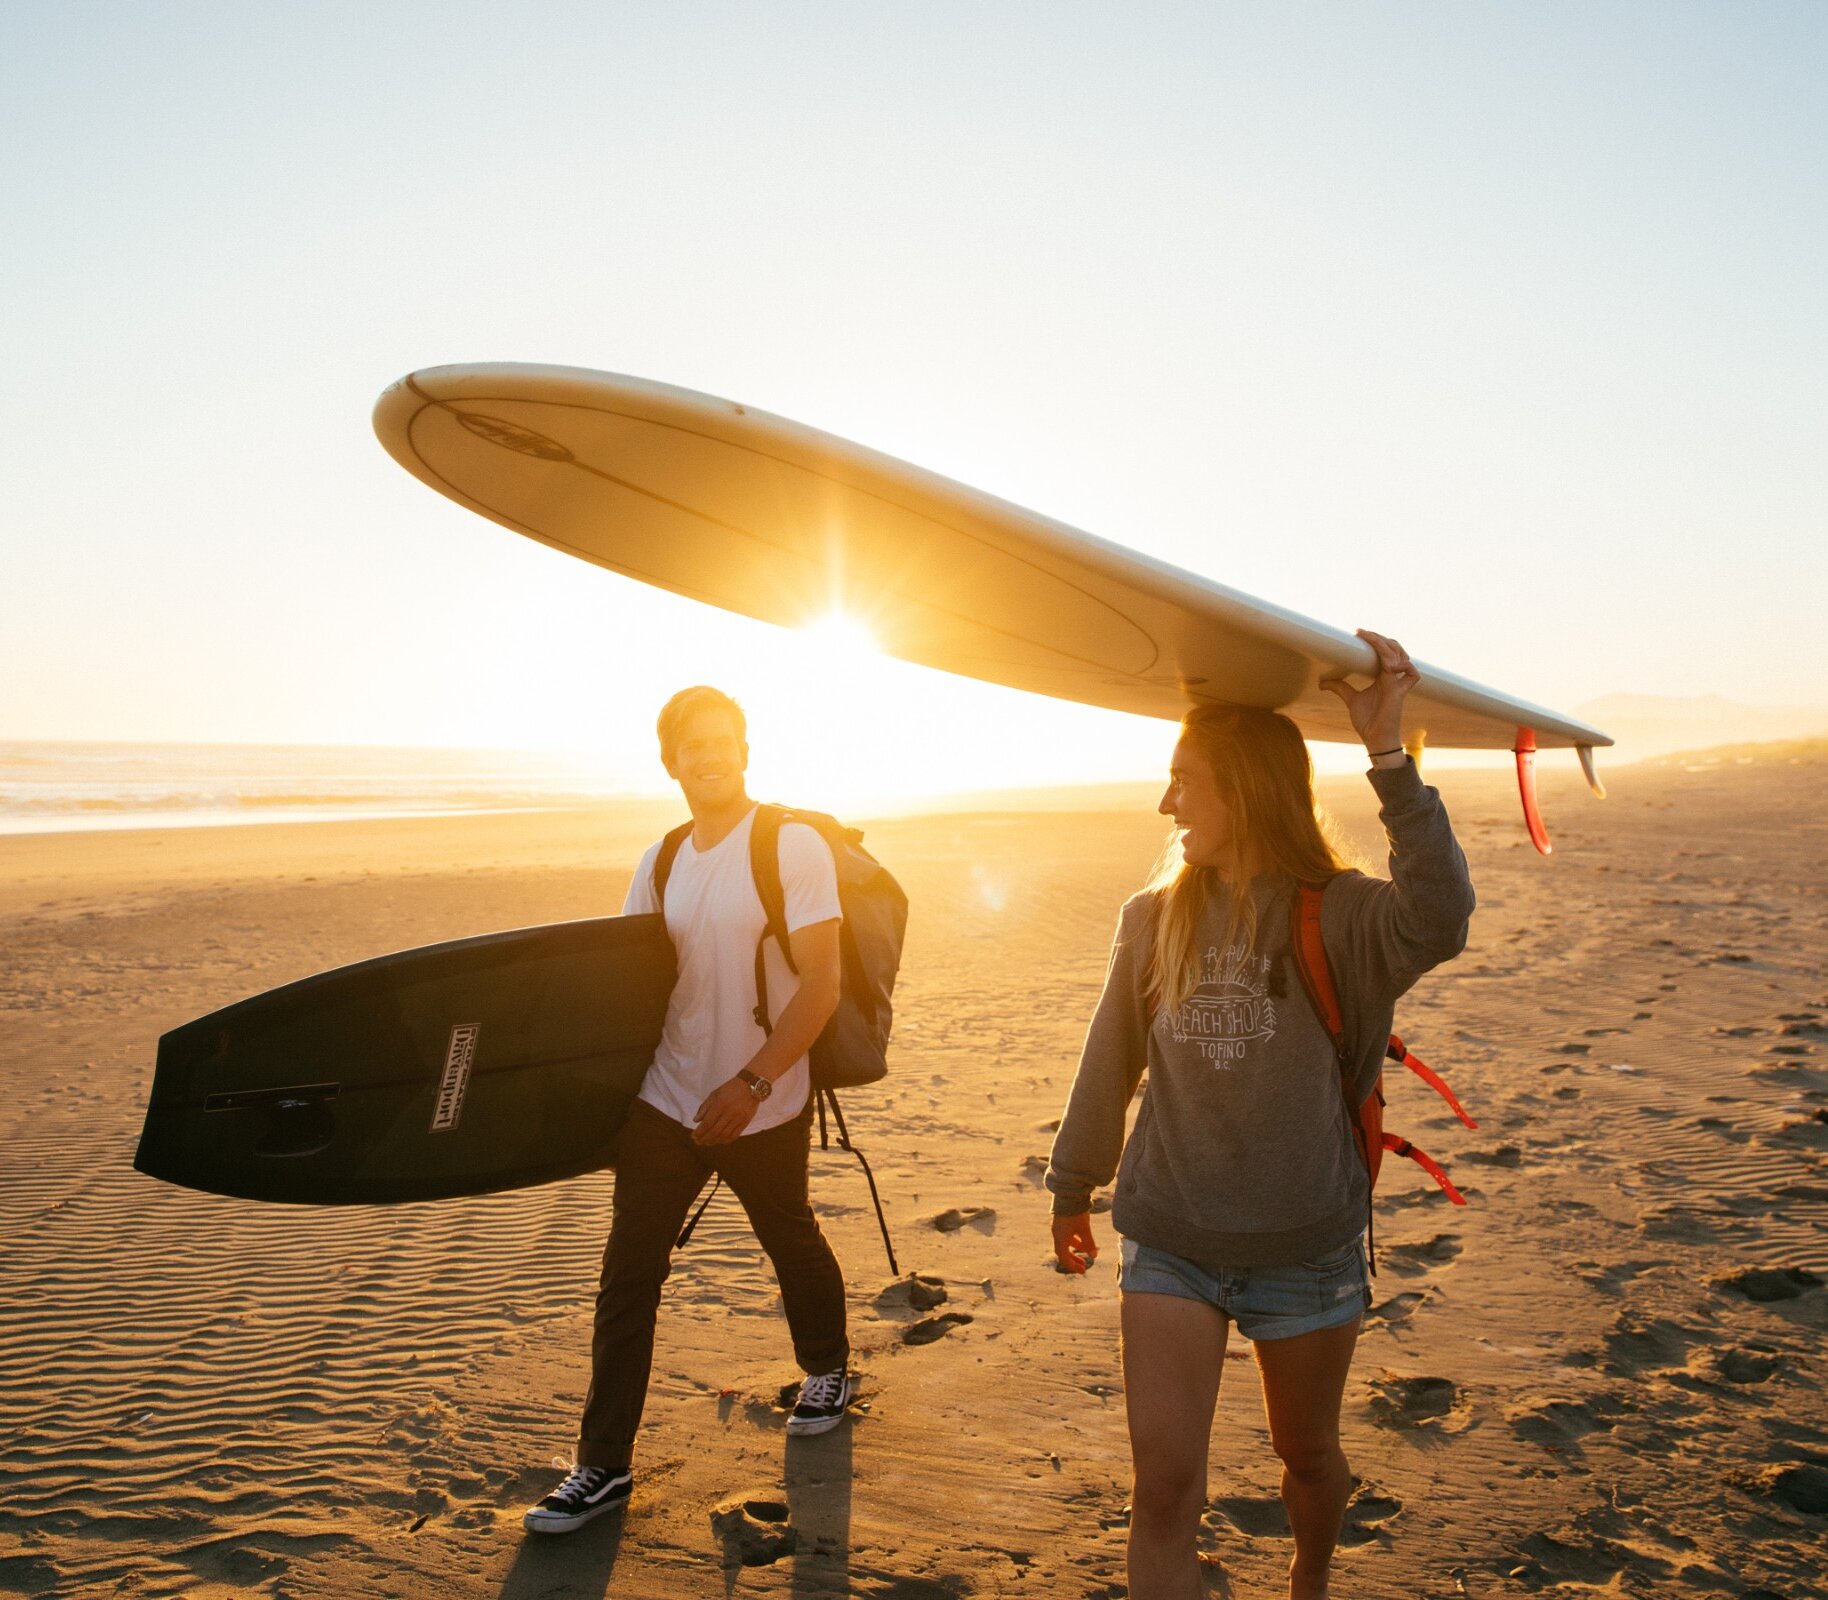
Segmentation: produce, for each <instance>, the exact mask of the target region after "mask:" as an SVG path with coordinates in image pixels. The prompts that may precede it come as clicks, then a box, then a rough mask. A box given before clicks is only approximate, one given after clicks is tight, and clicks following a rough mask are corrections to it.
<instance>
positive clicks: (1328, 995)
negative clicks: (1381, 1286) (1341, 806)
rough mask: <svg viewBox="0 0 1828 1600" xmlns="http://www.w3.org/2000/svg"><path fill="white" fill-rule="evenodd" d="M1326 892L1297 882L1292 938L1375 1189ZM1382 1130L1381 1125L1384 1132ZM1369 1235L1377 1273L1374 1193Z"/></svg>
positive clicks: (1367, 1210)
mask: <svg viewBox="0 0 1828 1600" xmlns="http://www.w3.org/2000/svg"><path fill="white" fill-rule="evenodd" d="M1325 894H1326V885H1325V884H1321V883H1303V884H1298V885H1297V886H1296V890H1295V907H1294V924H1295V925H1294V928H1293V930H1292V931H1293V933H1294V938H1293V940H1292V941H1291V942H1292V943H1293V945H1294V949H1295V970H1296V972H1298V973H1299V974H1300V975H1301V987H1302V988H1303V989H1305V990H1307V996H1308V1000H1309V1001H1310V1002H1311V1003H1312V1005H1313V1007H1314V1015H1315V1016H1317V1017H1319V1018H1320V1025H1321V1027H1323V1028H1325V1029H1326V1031H1327V1037H1328V1038H1329V1039H1331V1040H1332V1041H1333V1058H1334V1060H1335V1062H1336V1063H1337V1064H1338V1067H1339V1097H1340V1099H1342V1100H1343V1101H1345V1103H1346V1123H1347V1125H1348V1126H1349V1127H1350V1128H1351V1129H1352V1142H1353V1144H1354V1145H1356V1146H1357V1148H1358V1156H1359V1159H1360V1160H1361V1161H1363V1162H1364V1164H1365V1172H1366V1173H1367V1175H1368V1176H1369V1177H1370V1180H1371V1182H1370V1184H1369V1185H1367V1189H1368V1190H1369V1189H1370V1188H1375V1186H1376V1182H1377V1165H1376V1162H1375V1160H1374V1159H1373V1156H1374V1152H1373V1151H1372V1148H1371V1139H1372V1133H1371V1130H1370V1129H1369V1128H1368V1127H1367V1126H1366V1125H1365V1118H1364V1115H1363V1108H1362V1107H1360V1106H1359V1105H1358V1104H1357V1103H1356V1102H1355V1101H1354V1100H1353V1098H1352V1078H1353V1066H1354V1062H1353V1060H1352V1046H1351V1044H1350V1042H1349V1041H1348V1040H1347V1038H1346V1018H1345V1012H1344V1011H1343V1010H1341V1008H1340V1004H1339V989H1338V987H1337V986H1336V985H1335V984H1334V982H1333V969H1332V966H1331V965H1330V964H1329V963H1328V961H1327V944H1326V939H1325V938H1324V937H1323V936H1322V931H1321V925H1320V906H1321V901H1322V899H1323V898H1324V896H1325ZM1378 1094H1379V1090H1378V1089H1377V1088H1374V1089H1373V1090H1372V1095H1373V1096H1374V1097H1376V1096H1377V1095H1378ZM1380 1123H1381V1118H1380ZM1381 1132H1382V1129H1381V1126H1380V1128H1379V1133H1380V1134H1381ZM1380 1144H1381V1139H1380ZM1382 1154H1383V1150H1382V1149H1381V1148H1380V1149H1379V1150H1377V1151H1376V1152H1375V1155H1377V1156H1382ZM1365 1235H1366V1243H1367V1246H1368V1254H1369V1256H1370V1259H1371V1271H1372V1272H1373V1273H1374V1274H1375V1273H1376V1271H1377V1209H1376V1205H1375V1203H1374V1202H1373V1200H1372V1197H1371V1195H1370V1194H1369V1193H1367V1195H1366V1199H1365Z"/></svg>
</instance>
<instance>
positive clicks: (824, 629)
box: [800, 610, 882, 657]
mask: <svg viewBox="0 0 1828 1600" xmlns="http://www.w3.org/2000/svg"><path fill="white" fill-rule="evenodd" d="M800 633H801V635H802V637H804V638H805V640H806V642H807V643H808V644H810V645H812V646H813V647H815V648H816V649H817V650H818V651H819V652H820V654H822V655H828V656H851V657H857V656H880V655H881V654H882V646H881V645H879V644H877V643H876V636H875V635H874V634H873V633H871V632H870V630H869V629H868V628H867V627H866V626H865V625H864V624H863V623H861V622H859V621H858V620H857V619H856V618H855V617H853V616H851V615H849V614H848V613H847V612H843V611H838V610H832V611H827V612H826V613H825V614H824V615H823V616H820V617H814V618H813V620H812V621H811V622H809V623H807V624H806V625H805V626H804V627H803V628H801V629H800Z"/></svg>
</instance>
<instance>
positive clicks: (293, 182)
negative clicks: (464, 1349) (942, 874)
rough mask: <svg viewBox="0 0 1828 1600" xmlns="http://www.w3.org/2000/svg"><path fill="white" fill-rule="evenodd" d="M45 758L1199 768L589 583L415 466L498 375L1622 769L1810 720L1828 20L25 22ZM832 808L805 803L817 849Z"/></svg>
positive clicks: (1772, 13) (844, 783)
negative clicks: (471, 391)
mask: <svg viewBox="0 0 1828 1600" xmlns="http://www.w3.org/2000/svg"><path fill="white" fill-rule="evenodd" d="M0 23H3V24H4V29H5V36H6V39H7V46H6V49H5V50H4V52H0V207H3V211H0V215H4V217H5V226H4V228H0V298H3V301H4V304H5V306H6V308H7V310H6V313H5V316H4V318H0V472H3V473H4V481H5V483H6V486H7V493H6V496H5V500H4V503H0V592H3V593H4V594H5V597H6V600H7V608H6V609H7V620H6V626H5V628H4V629H3V630H0V738H14V739H25V738H32V739H59V738H70V739H112V740H164V739H172V740H191V741H194V740H225V741H257V742H262V743H279V742H290V741H300V742H324V743H391V744H406V745H442V746H453V745H475V746H508V747H517V748H522V747H534V748H569V749H577V750H581V751H587V752H589V753H590V754H591V755H592V757H593V758H595V759H603V760H608V761H610V762H612V763H626V764H627V766H628V770H629V771H630V772H631V774H634V775H636V776H637V777H651V778H653V779H656V780H657V779H659V776H660V775H659V773H658V771H657V769H656V768H655V766H654V758H653V753H652V726H653V715H654V712H655V710H656V709H657V708H658V705H659V704H660V702H661V700H663V699H664V698H665V696H666V694H667V693H669V692H670V691H671V690H672V689H674V688H676V687H679V686H680V685H681V684H683V683H688V682H695V681H710V682H714V683H721V684H723V685H724V686H726V687H729V688H731V689H733V690H734V691H735V692H736V693H737V694H738V696H739V698H742V699H744V700H745V703H746V704H748V706H749V708H750V713H751V721H752V730H753V732H754V735H755V737H754V739H753V740H752V742H753V743H754V744H755V746H756V750H757V762H758V768H759V770H760V772H761V774H762V775H763V776H764V777H765V778H766V779H768V780H770V782H771V783H772V785H773V788H774V789H775V791H776V792H779V791H780V790H781V789H783V788H784V787H786V786H787V785H789V784H791V782H792V781H793V780H794V778H795V777H796V776H799V777H801V778H802V779H804V777H805V775H807V774H809V773H810V774H812V775H814V776H815V777H816V779H817V781H818V783H819V784H820V785H821V786H822V788H823V789H824V790H825V791H826V792H828V793H836V794H838V795H840V796H842V795H845V794H850V793H855V794H859V795H861V794H862V793H863V792H864V791H865V790H866V789H868V788H870V786H871V785H876V786H882V785H891V786H898V787H902V788H910V789H918V788H923V787H924V788H928V789H931V788H934V787H940V786H947V785H959V786H966V787H993V786H997V785H1000V784H1004V783H1016V782H1023V783H1055V782H1071V781H1088V780H1100V779H1109V778H1119V777H1129V776H1146V775H1148V774H1150V773H1151V772H1153V771H1155V770H1158V769H1159V767H1160V766H1161V765H1163V764H1164V762H1165V756H1166V747H1167V745H1168V743H1170V742H1171V735H1170V733H1169V730H1168V729H1167V728H1166V726H1165V725H1164V724H1159V723H1152V722H1148V721H1144V720H1141V719H1136V718H1128V717H1122V716H1119V715H1116V714H1114V713H1102V712H1096V711H1092V710H1089V709H1086V708H1082V707H1073V706H1066V705H1061V704H1057V703H1052V702H1045V701H1041V700H1039V699H1036V698H1035V697H1031V696H1022V695H1017V694H1014V693H1013V692H1010V691H1003V690H996V689H992V688H989V687H987V686H983V685H976V684H970V683H965V682H962V681H960V680H954V679H947V678H944V677H942V676H941V675H939V674H935V673H932V672H929V671H926V670H924V669H919V668H914V667H909V666H904V665H901V664H897V663H890V662H886V661H882V660H880V659H870V658H867V657H861V656H857V655H843V654H838V655H834V654H833V653H832V652H831V651H830V650H829V649H827V648H826V647H824V646H821V645H818V644H816V643H813V642H809V641H807V640H805V639H800V638H796V637H794V636H792V635H787V634H784V633H781V632H780V631H778V630H774V629H770V628H767V627H765V626H764V625H762V624H759V623H753V622H749V621H746V620H743V619H739V618H734V617H728V616H725V615H723V614H721V613H715V612H712V611H709V610H707V609H705V608H703V607H700V606H696V605H694V604H692V603H690V602H688V601H685V600H682V599H679V598H676V597H674V596H671V595H667V594H663V593H661V592H659V591H655V590H651V589H647V588H644V587H642V586H640V585H638V584H635V583H633V582H631V581H629V580H626V579H622V578H619V577H616V576H614V575H612V574H608V573H604V572H601V571H597V570H595V569H592V568H589V567H587V566H584V565H583V564H581V563H578V562H576V561H573V560H570V559H569V558H567V557H564V556H562V555H560V554H558V553H556V552H553V551H551V550H548V549H545V548H543V547H540V546H537V545H535V544H533V543H531V542H529V541H526V540H523V539H520V538H517V537H515V536H514V535H513V534H511V533H509V532H507V531H505V530H503V529H501V528H499V527H497V526H495V525H494V524H491V523H488V522H486V521H484V520H482V519H480V518H478V517H476V516H474V515H472V514H470V513H468V512H466V511H464V510H462V509H461V508H459V507H457V506H455V505H453V504H451V503H450V502H448V501H445V500H443V499H442V498H440V497H439V496H437V495H435V494H433V493H431V492H430V491H428V490H427V489H426V488H424V487H423V486H421V485H420V484H418V483H417V482H415V481H414V480H412V479H411V478H410V477H409V476H408V475H407V474H405V473H404V472H402V471H401V470H400V469H399V468H398V467H397V466H395V465H394V464H393V463H392V461H391V460H389V459H388V457H387V456H386V455H385V454H384V452H383V451H382V450H381V449H380V447H379V445H378V444H377V443H376V441H375V439H374V437H373V434H372V431H371V429H370V426H369V420H368V419H369V413H370V411H371V408H372V406H373V403H374V400H375V398H376V397H377V396H378V395H379V393H380V391H381V389H382V388H383V387H384V386H385V385H387V384H388V383H389V382H391V381H392V380H393V379H395V378H397V377H399V376H401V375H403V374H404V373H407V372H409V371H412V370H414V369H416V368H419V367H424V366H430V365H436V364H442V363H447V362H472V361H488V360H512V361H528V362H555V363H560V364H565V365H572V366H582V367H592V368H599V369H602V370H605V371H612V372H624V373H633V374H637V375H640V376H643V377H649V378H656V379H660V380H663V381H665V382H669V383H674V384H679V385H683V386H686V387H689V388H695V389H701V390H705V391H708V392H710V393H713V394H718V395H724V396H728V397H731V398H733V399H738V400H742V401H745V402H747V403H750V404H753V405H756V406H760V407H763V408H765V409H767V410H770V411H773V412H776V413H779V414H782V415H785V416H788V417H792V418H795V419H797V420H799V421H803V422H807V423H811V424H813V425H815V426H818V427H822V428H825V429H827V430H829V431H831V432H834V433H837V434H840V435H842V436H844V437H846V438H851V439H855V440H858V441H860V442H862V443H864V444H867V445H871V446H873V447H875V448H877V449H880V450H884V451H886V452H888V453H889V454H891V455H895V456H899V457H902V458H904V459H907V460H910V461H913V462H916V463H918V464H920V465H922V466H925V467H928V468H931V469H933V470H935V471H938V472H941V473H944V474H946V475H948V476H951V477H954V478H957V479H960V480H962V481H964V482H966V483H969V484H972V485H974V486H976V487H978V488H982V489H986V490H989V491H991V492H993V493H996V494H999V495H1002V496H1003V497H1005V498H1007V499H1010V500H1014V501H1016V502H1018V503H1020V504H1023V505H1026V506H1030V507H1032V508H1034V509H1036V510H1038V511H1041V512H1044V513H1046V514H1048V515H1050V516H1052V517H1056V518H1058V519H1060V520H1062V521H1065V522H1067V523H1070V524H1073V525H1075V526H1078V527H1081V528H1085V529H1088V530H1090V531H1092V532H1095V533H1098V534H1100V535H1102V536H1104V537H1106V538H1109V539H1114V540H1116V541H1118V542H1120V543H1123V544H1126V545H1129V546H1131V547H1133V548H1136V549H1138V550H1143V551H1146V552H1148V553H1150V554H1152V555H1155V556H1158V557H1161V558H1163V559H1165V560H1168V561H1171V562H1174V563H1176V564H1177V565H1180V566H1182V567H1185V568H1188V569H1190V570H1193V571H1196V572H1200V573H1203V574H1206V575H1208V576H1210V577H1213V578H1216V579H1218V580H1220V581H1221V582H1223V583H1226V584H1228V585H1230V586H1232V587H1234V588H1237V589H1241V590H1243V591H1245V592H1247V593H1250V594H1255V595H1258V596H1261V597H1263V598H1265V599H1268V600H1272V601H1275V602H1276V603H1278V604H1280V605H1283V606H1286V607H1289V608H1291V609H1293V610H1296V611H1298V612H1301V613H1303V614H1306V615H1309V616H1312V617H1315V618H1318V619H1320V620H1322V621H1325V622H1328V623H1331V624H1334V625H1337V626H1342V627H1346V628H1352V627H1356V626H1361V625H1362V626H1370V627H1375V628H1378V629H1380V630H1382V631H1385V632H1389V633H1394V634H1396V635H1398V636H1399V637H1401V638H1402V639H1403V640H1404V642H1405V643H1406V644H1407V645H1408V646H1409V647H1410V648H1411V649H1412V650H1413V651H1414V652H1415V653H1416V654H1417V655H1418V656H1419V657H1421V658H1423V659H1425V660H1428V661H1432V662H1435V663H1438V664H1439V665H1441V666H1443V667H1447V668H1450V669H1451V670H1453V671H1455V672H1457V673H1460V674H1462V675H1464V676H1467V677H1470V678H1473V679H1475V680H1477V681H1480V682H1483V683H1487V684H1491V685H1494V686H1496V687H1499V688H1501V689H1504V690H1506V691H1508V692H1510V693H1513V694H1516V695H1519V696H1521V697H1523V698H1525V699H1528V700H1532V701H1535V702H1537V703H1539V704H1543V705H1547V706H1550V707H1555V708H1560V709H1563V710H1573V709H1574V708H1576V707H1578V706H1579V705H1580V704H1582V703H1583V702H1585V701H1587V700H1590V699H1593V698H1595V697H1597V696H1601V695H1605V694H1609V693H1614V692H1619V691H1627V692H1638V693H1649V694H1662V695H1700V694H1708V693H1719V694H1724V695H1726V696H1728V697H1729V698H1733V699H1739V700H1743V701H1746V702H1749V703H1757V704H1770V703H1789V702H1803V701H1810V700H1819V699H1820V698H1821V691H1820V688H1819V684H1820V678H1821V674H1820V668H1819V660H1820V656H1821V647H1822V645H1823V644H1824V642H1828V636H1825V633H1828V631H1825V630H1824V626H1823V622H1822V620H1821V605H1822V596H1823V595H1824V594H1828V553H1825V552H1828V538H1824V534H1825V533H1828V528H1825V527H1824V523H1825V521H1828V518H1825V515H1824V513H1825V511H1828V451H1824V449H1823V448H1822V441H1823V440H1824V438H1828V376H1825V375H1828V297H1825V296H1824V295H1823V294H1822V292H1821V285H1822V284H1823V283H1824V282H1828V204H1825V203H1824V202H1825V201H1828V193H1825V192H1824V191H1825V187H1828V178H1825V174H1828V73H1825V72H1824V71H1823V63H1824V62H1825V61H1828V9H1825V8H1823V7H1821V6H1819V5H1815V4H1777V3H1763V0H1731V3H1726V0H1720V3H1714V4H1683V3H1671V0H1657V3H1654V4H1628V3H1610V0H1580V3H1572V0H1570V3H1555V0H1543V3H1533V4H1530V5H1515V4H1484V3H1476V0H1475V3H1467V0H1452V3H1446V0H1443V3H1432V0H1405V3H1402V4H1382V3H1376V0H1353V3H1350V4H1344V3H1325V0H1319V3H1316V0H1308V3H1302V4H1295V3H1289V4H1269V3H1253V4H1231V3H1213V0H1205V3H1201V4H1197V5H1161V4H1148V3H1140V4H1135V5H1127V6H1122V7H1114V6H1110V5H1090V4H1085V5H1074V4H1053V5H1048V6H1045V7H1044V6H1040V5H1018V4H1009V5H983V4H946V3H923V4H921V5H919V6H899V7H890V6H885V5H869V4H865V5H858V4H833V5H814V4H797V3H794V0H778V3H775V4H771V5H768V6H756V5H719V4H691V3H686V4H679V5H673V6H664V7H662V6H650V5H639V6H638V5H612V4H602V3H598V4H591V5H561V4H549V3H538V0H533V3H521V4H517V5H514V6H502V5H500V4H498V3H496V4H488V5H480V4H463V3H454V0H438V3H437V4H425V5H417V4H409V3H405V0H399V3H390V4H388V5H385V6H375V5H372V4H367V3H363V4H354V5H337V4H301V5H287V6H280V5H277V4H248V3H246V0H239V3H234V4H203V3H196V4H173V3H160V0H144V3H132V4H129V3H119V4H93V3H83V0H71V3H64V4H59V5H57V6H41V5H29V4H25V3H22V0H0ZM802 803H806V802H805V801H804V800H803V801H802Z"/></svg>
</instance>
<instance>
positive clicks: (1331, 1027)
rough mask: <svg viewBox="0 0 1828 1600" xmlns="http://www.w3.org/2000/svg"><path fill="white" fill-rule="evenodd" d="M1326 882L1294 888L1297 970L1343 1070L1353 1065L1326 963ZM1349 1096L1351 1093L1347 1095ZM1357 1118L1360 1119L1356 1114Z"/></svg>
mask: <svg viewBox="0 0 1828 1600" xmlns="http://www.w3.org/2000/svg"><path fill="white" fill-rule="evenodd" d="M1324 893H1325V885H1323V884H1318V883H1304V884H1300V885H1298V886H1297V888H1296V892H1295V926H1294V930H1293V931H1294V935H1295V937H1294V941H1293V943H1294V946H1295V970H1296V972H1298V973H1299V974H1300V975H1301V987H1302V988H1304V989H1305V990H1307V995H1308V1000H1309V1002H1310V1003H1311V1004H1312V1005H1313V1007H1314V1015H1315V1016H1317V1017H1319V1018H1320V1025H1321V1027H1323V1028H1325V1029H1326V1030H1327V1037H1328V1038H1329V1039H1331V1040H1332V1041H1333V1054H1334V1055H1335V1056H1337V1057H1338V1058H1339V1066H1340V1070H1341V1071H1342V1072H1344V1071H1346V1070H1347V1069H1348V1067H1349V1065H1350V1049H1351V1047H1350V1046H1349V1045H1348V1044H1347V1042H1346V1019H1345V1013H1344V1012H1343V1011H1341V1010H1340V1007H1339V990H1338V989H1337V988H1335V987H1334V985H1333V969H1332V968H1331V967H1330V966H1329V965H1328V964H1327V945H1326V940H1325V939H1324V938H1323V937H1322V936H1321V931H1320V902H1321V897H1322V895H1323V894H1324ZM1348 1098H1349V1097H1348ZM1353 1120H1354V1121H1356V1120H1357V1119H1356V1118H1354V1119H1353Z"/></svg>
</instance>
